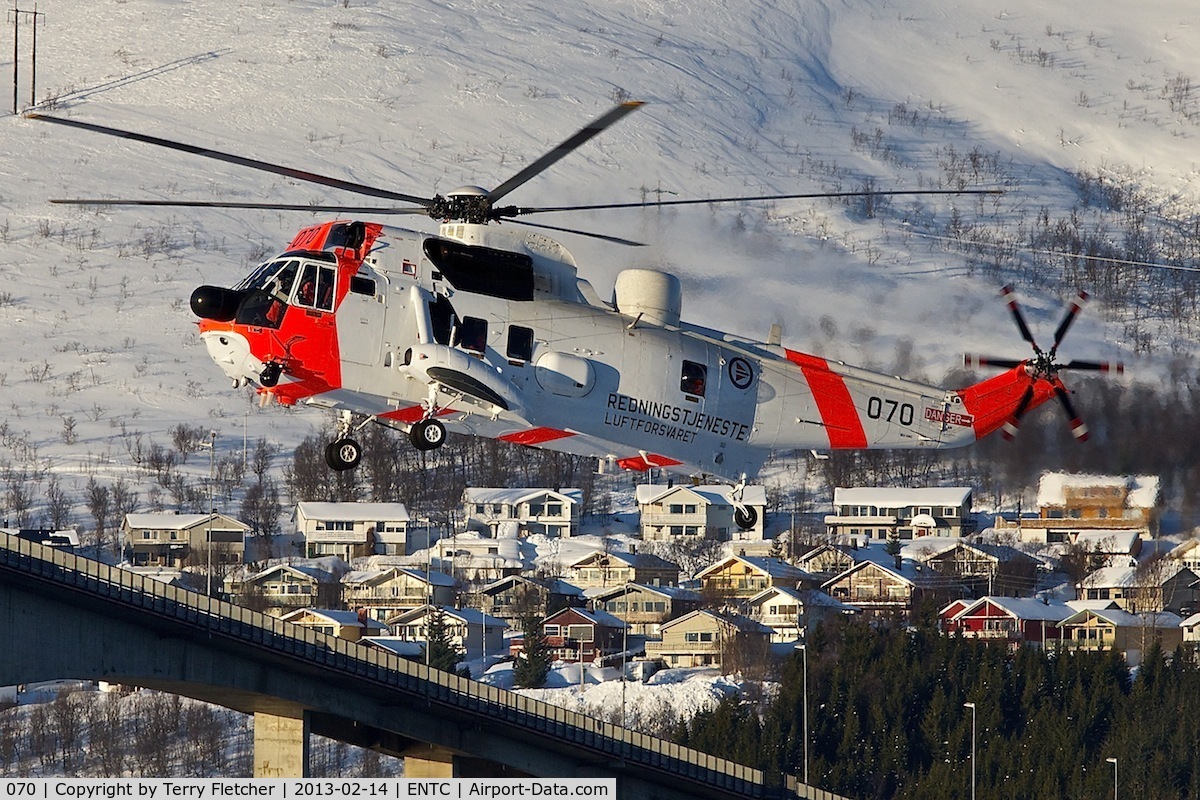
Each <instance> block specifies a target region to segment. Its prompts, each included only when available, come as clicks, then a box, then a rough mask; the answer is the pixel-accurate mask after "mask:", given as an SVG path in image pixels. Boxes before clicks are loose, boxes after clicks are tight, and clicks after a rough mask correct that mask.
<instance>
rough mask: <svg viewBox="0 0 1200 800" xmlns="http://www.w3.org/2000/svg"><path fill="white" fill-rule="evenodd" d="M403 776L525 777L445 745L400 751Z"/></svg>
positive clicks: (419, 746) (416, 747)
mask: <svg viewBox="0 0 1200 800" xmlns="http://www.w3.org/2000/svg"><path fill="white" fill-rule="evenodd" d="M404 777H406V778H515V777H525V776H523V775H521V774H520V773H517V772H515V771H509V770H506V769H505V768H504V767H502V766H500V765H499V764H493V763H492V762H490V761H485V760H484V759H481V758H471V757H470V756H467V755H464V754H462V753H456V752H454V751H453V750H448V749H446V748H445V747H438V746H436V745H431V744H430V745H426V744H421V745H417V746H415V747H410V748H409V749H408V750H405V751H404Z"/></svg>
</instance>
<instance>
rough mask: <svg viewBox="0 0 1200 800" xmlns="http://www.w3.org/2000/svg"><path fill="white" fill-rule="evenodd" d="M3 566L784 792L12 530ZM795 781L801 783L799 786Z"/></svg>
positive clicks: (550, 729) (789, 784) (619, 752)
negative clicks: (82, 555) (50, 545)
mask: <svg viewBox="0 0 1200 800" xmlns="http://www.w3.org/2000/svg"><path fill="white" fill-rule="evenodd" d="M0 566H2V567H5V568H8V569H14V570H17V571H20V572H24V573H28V574H32V575H35V576H39V577H41V578H43V579H46V580H49V581H52V582H54V583H57V584H61V585H63V586H68V587H74V588H76V589H79V590H82V591H84V592H87V593H90V594H96V595H100V596H103V597H107V598H109V599H110V600H113V601H115V602H117V603H119V604H124V605H128V606H132V607H136V608H139V609H142V610H145V611H149V612H152V613H154V614H157V615H161V616H164V617H168V618H171V619H173V620H176V621H179V622H183V623H186V624H188V625H192V626H195V627H197V628H200V629H202V630H205V631H207V632H210V633H215V634H220V635H223V636H228V637H232V638H234V639H238V640H241V641H243V642H246V643H249V644H251V645H255V646H259V647H263V648H266V649H268V650H273V651H278V652H282V653H286V654H289V655H293V656H296V657H300V658H304V659H306V660H308V661H311V662H314V663H317V664H321V665H323V666H326V667H329V668H331V669H335V670H339V671H342V672H345V673H348V674H351V675H355V676H358V677H360V678H363V679H366V680H370V681H374V682H377V683H379V684H382V685H386V686H389V687H392V688H395V689H399V690H401V691H405V692H410V693H413V694H416V695H419V696H421V697H422V698H424V699H427V700H429V701H430V702H436V703H441V704H445V705H447V706H451V707H454V708H456V709H460V710H462V711H465V712H468V713H472V714H478V715H481V716H485V717H488V718H496V719H502V720H504V721H506V722H509V723H510V724H514V725H518V726H521V727H525V728H528V729H531V730H534V731H537V732H539V733H542V734H546V735H550V736H554V737H557V738H559V739H562V740H565V741H569V742H572V743H574V744H576V745H580V746H583V747H586V748H588V749H592V750H595V751H597V752H600V753H604V754H606V755H609V756H613V757H616V758H619V759H624V760H626V761H629V762H635V763H640V764H643V765H646V766H648V767H651V768H653V769H656V770H659V771H662V772H666V773H669V774H677V775H681V776H685V777H687V778H690V779H692V780H695V781H699V782H701V783H705V784H708V785H711V786H715V787H719V788H721V789H726V790H729V791H733V792H737V793H739V794H743V795H745V796H748V797H764V796H768V795H774V794H777V793H779V790H780V787H768V786H767V785H766V781H765V775H764V773H763V771H762V770H759V769H755V768H752V767H748V766H746V765H744V764H738V763H736V762H733V761H729V760H728V759H724V758H719V757H717V756H714V755H710V754H708V753H704V752H701V751H699V750H694V749H692V748H689V747H684V746H682V745H678V744H676V743H674V742H669V741H666V740H663V739H659V738H657V737H653V736H649V735H646V734H643V733H639V732H637V731H633V730H629V729H627V728H623V727H620V726H618V725H615V724H613V723H610V722H605V721H602V720H598V719H595V718H593V717H589V716H587V715H585V714H580V713H578V712H574V711H570V710H568V709H565V708H562V707H560V706H555V705H553V704H550V703H546V702H543V701H540V700H535V699H532V698H529V697H525V696H524V695H521V694H518V693H516V692H510V691H506V690H504V689H498V688H496V687H494V686H490V685H488V684H484V683H480V682H478V681H474V680H470V679H467V678H461V677H459V676H457V675H453V674H451V673H448V672H443V671H440V670H436V669H432V668H431V667H428V666H426V665H424V664H418V663H414V662H412V661H408V660H406V659H403V658H401V657H400V656H397V655H395V654H392V653H387V652H384V651H382V650H378V649H376V648H373V647H368V646H366V645H362V644H359V643H357V642H351V641H348V640H346V639H341V638H339V637H336V636H332V635H329V634H323V633H318V632H317V631H314V630H312V629H311V628H306V627H303V626H300V625H293V624H291V623H288V622H283V621H281V620H280V619H278V618H276V617H272V616H270V615H268V614H263V613H260V612H257V611H251V610H250V609H247V608H243V607H241V606H236V605H233V604H232V603H227V602H225V601H223V600H218V599H215V598H212V597H209V596H207V595H203V594H199V593H196V592H191V591H188V590H186V589H181V588H178V587H174V586H169V585H167V584H165V583H162V582H161V581H156V580H154V579H152V578H147V577H144V576H142V575H138V574H137V573H135V572H131V571H129V570H125V569H121V568H119V567H114V566H110V565H108V564H103V563H101V562H98V561H94V560H92V559H87V558H83V557H81V556H76V555H73V554H71V553H67V552H64V551H62V550H58V549H55V548H51V547H44V546H42V545H40V544H37V543H34V542H30V541H28V540H25V539H21V538H19V537H17V536H13V535H9V534H4V535H3V536H0ZM783 778H784V787H783V789H784V791H790V792H792V793H793V796H800V797H812V798H814V800H841V799H840V798H837V797H836V796H835V795H831V794H827V793H824V792H820V793H818V794H811V792H814V791H818V790H815V789H814V788H813V787H808V786H804V785H803V784H797V783H796V780H795V778H793V777H792V776H783ZM796 787H799V789H798V790H797V788H796Z"/></svg>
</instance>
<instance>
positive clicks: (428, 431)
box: [408, 419, 446, 450]
mask: <svg viewBox="0 0 1200 800" xmlns="http://www.w3.org/2000/svg"><path fill="white" fill-rule="evenodd" d="M408 438H409V439H411V440H412V443H413V447H415V448H417V449H418V450H436V449H437V448H439V447H441V446H442V445H443V444H445V443H446V426H445V425H443V424H442V423H440V422H438V421H437V420H436V419H425V420H421V421H420V422H414V423H413V426H412V428H411V429H409V431H408Z"/></svg>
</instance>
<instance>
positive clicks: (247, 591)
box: [223, 558, 349, 616]
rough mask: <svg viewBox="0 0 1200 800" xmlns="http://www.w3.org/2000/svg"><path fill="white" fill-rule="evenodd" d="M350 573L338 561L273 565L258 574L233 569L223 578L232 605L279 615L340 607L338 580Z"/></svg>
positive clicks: (324, 560) (330, 559) (323, 560)
mask: <svg viewBox="0 0 1200 800" xmlns="http://www.w3.org/2000/svg"><path fill="white" fill-rule="evenodd" d="M348 571H349V567H347V565H346V563H345V562H344V561H342V560H341V559H340V558H323V559H314V560H313V561H310V562H307V563H304V564H275V565H274V566H270V567H267V568H266V569H263V570H260V571H258V572H253V571H250V570H246V569H240V570H236V571H234V572H232V573H230V574H229V575H228V576H226V577H225V581H224V587H223V588H224V591H225V594H226V595H227V596H228V597H229V601H230V602H231V603H236V604H237V605H240V606H245V607H246V608H249V609H252V610H254V611H262V612H265V613H267V614H272V615H274V616H281V615H282V614H285V613H287V612H289V611H293V610H295V609H298V608H308V607H311V606H334V605H340V604H341V587H340V585H339V583H338V581H339V580H340V579H341V577H342V575H344V574H345V573H346V572H348Z"/></svg>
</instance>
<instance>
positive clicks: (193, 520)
mask: <svg viewBox="0 0 1200 800" xmlns="http://www.w3.org/2000/svg"><path fill="white" fill-rule="evenodd" d="M210 516H211V517H212V520H213V522H214V523H216V522H217V520H219V519H225V520H228V521H229V522H232V523H234V524H235V525H237V526H238V527H241V528H245V529H246V530H249V529H250V526H249V525H247V524H245V523H244V522H239V521H238V520H236V519H233V518H232V517H227V516H225V515H223V514H211V515H210V514H159V513H154V512H135V513H133V514H126V515H125V524H126V526H128V527H129V528H157V529H160V530H165V531H169V530H177V531H181V530H184V529H185V528H191V527H192V526H194V525H199V524H201V523H203V522H207V521H208V519H209V517H210ZM222 524H224V523H222Z"/></svg>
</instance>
